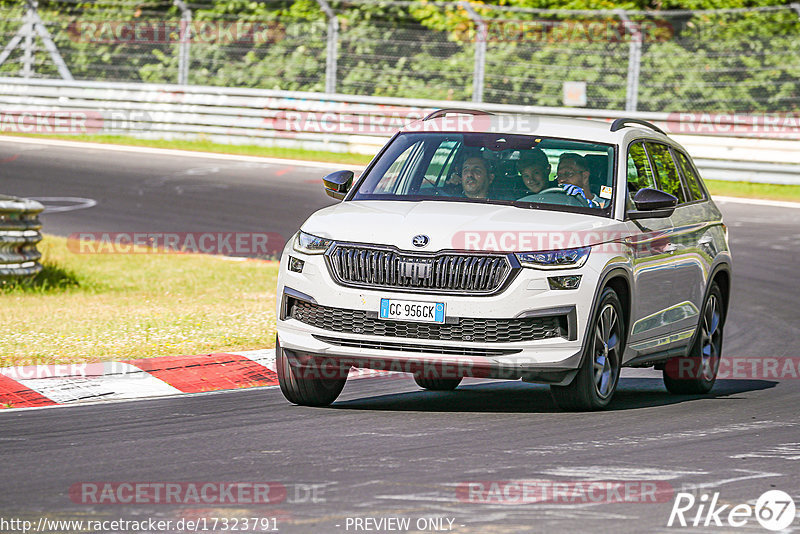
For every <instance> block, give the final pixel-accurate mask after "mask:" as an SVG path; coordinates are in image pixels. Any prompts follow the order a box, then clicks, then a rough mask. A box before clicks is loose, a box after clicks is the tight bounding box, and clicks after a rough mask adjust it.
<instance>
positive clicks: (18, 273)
mask: <svg viewBox="0 0 800 534" xmlns="http://www.w3.org/2000/svg"><path fill="white" fill-rule="evenodd" d="M42 210H44V206H42V205H41V204H40V203H38V202H36V201H34V200H27V199H24V198H16V197H9V196H4V195H0V286H1V285H3V284H4V283H6V282H8V281H9V280H11V279H19V278H26V277H33V276H35V275H36V274H37V273H39V272H40V271H41V270H42V265H41V264H40V263H39V259H40V258H41V257H42V254H41V252H39V251H38V250H37V249H36V245H37V244H38V243H39V242H40V241H41V240H42V234H41V232H40V231H39V230H40V229H41V228H42V223H41V222H39V214H40V213H41V212H42Z"/></svg>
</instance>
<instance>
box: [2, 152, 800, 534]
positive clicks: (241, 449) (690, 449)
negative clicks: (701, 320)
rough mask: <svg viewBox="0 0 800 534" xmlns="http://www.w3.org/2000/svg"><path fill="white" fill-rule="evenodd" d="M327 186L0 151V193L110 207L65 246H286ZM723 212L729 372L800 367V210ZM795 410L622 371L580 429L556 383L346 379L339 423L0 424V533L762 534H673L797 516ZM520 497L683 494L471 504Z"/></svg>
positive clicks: (165, 402)
mask: <svg viewBox="0 0 800 534" xmlns="http://www.w3.org/2000/svg"><path fill="white" fill-rule="evenodd" d="M337 168H339V166H336V165H333V166H332V167H331V170H336V169H337ZM325 173H326V171H325V170H324V169H320V168H306V167H300V166H288V165H279V164H264V163H251V162H248V163H239V162H235V161H227V160H226V161H223V160H218V159H210V158H209V159H204V158H196V157H192V158H188V157H182V156H164V155H150V154H138V153H129V152H117V151H107V150H86V149H75V148H63V147H53V146H46V145H37V144H21V143H17V142H14V143H9V142H2V141H0V184H2V185H0V192H2V193H5V194H11V195H18V196H27V197H45V196H46V197H79V198H86V199H92V200H94V201H96V202H97V205H96V206H94V207H91V208H86V209H75V210H72V211H61V212H53V213H47V214H45V215H44V216H43V221H44V229H45V231H46V232H50V233H54V234H60V235H68V234H70V233H73V232H79V231H212V230H213V231H217V230H219V231H271V232H278V233H280V234H281V235H283V236H284V237H286V238H288V237H289V236H290V235H291V234H292V233H293V232H294V230H295V229H296V228H297V227H298V226H299V224H300V223H301V222H302V221H303V220H304V219H305V217H306V216H307V215H308V214H310V213H311V212H312V211H313V210H315V209H317V208H319V207H322V206H324V205H327V204H329V203H331V200H330V199H328V198H327V197H326V196H325V195H324V193H323V191H322V188H321V186H320V184H319V179H320V178H321V177H322V175H324V174H325ZM721 206H722V209H723V211H724V213H725V216H726V221H727V223H728V224H729V227H730V235H731V240H732V248H733V252H734V269H735V281H734V300H733V304H732V308H731V310H730V315H729V317H728V322H727V326H726V331H725V350H724V353H725V355H726V357H729V358H730V357H752V358H762V357H775V356H778V357H797V356H798V354H796V351H795V346H796V343H797V341H798V339H800V320H798V317H799V316H800V314H798V306H800V283H798V282H800V274H798V269H797V264H796V257H797V256H796V251H797V250H798V249H800V210H797V209H789V208H779V207H766V206H751V205H745V204H740V203H724V204H721ZM795 363H796V361H795ZM798 406H800V379H798V378H797V377H796V378H794V379H792V378H791V377H787V378H785V379H780V380H775V379H767V378H758V377H756V378H752V379H725V380H719V381H718V382H717V385H716V386H715V388H714V390H713V391H712V394H711V395H709V396H705V397H696V396H673V395H669V394H668V393H667V392H666V390H665V389H664V387H663V384H662V381H661V378H660V373H656V372H654V371H650V370H627V371H626V372H625V373H623V378H622V379H621V380H620V385H619V389H618V392H617V395H616V397H615V401H614V403H613V405H612V409H610V410H608V411H605V412H601V413H588V414H586V413H563V412H559V411H558V410H557V409H556V408H555V406H554V404H553V402H552V400H551V398H550V395H549V392H548V390H547V388H546V387H543V386H536V385H529V384H523V383H519V382H486V381H483V382H481V381H467V382H465V385H463V386H462V387H460V388H459V390H457V391H456V392H452V393H433V392H424V391H421V390H419V389H418V388H417V387H416V385H415V384H414V383H413V381H411V380H410V379H395V378H381V379H363V380H358V381H351V382H349V383H348V385H347V386H346V387H345V390H344V393H343V395H342V396H341V397H340V399H339V401H338V402H336V403H335V404H334V405H333V406H331V407H329V408H304V407H297V406H293V405H291V404H289V403H288V402H286V401H285V400H284V399H283V397H282V395H281V393H280V391H279V390H278V389H250V390H240V391H230V392H224V393H215V394H201V395H194V396H184V397H179V398H163V399H157V400H146V401H136V402H125V403H109V404H95V405H85V406H75V407H66V408H55V409H41V410H20V411H4V412H3V413H0V479H1V480H2V481H3V491H0V512H1V513H0V515H2V516H4V517H27V518H32V519H33V520H36V518H38V517H40V516H42V515H48V516H49V517H51V518H61V519H87V518H108V519H114V518H119V517H122V518H139V519H141V518H163V519H176V518H182V517H183V518H198V517H212V516H213V517H229V518H232V517H244V516H250V517H253V516H258V517H274V518H276V521H277V526H278V528H279V529H280V531H281V532H322V533H327V532H334V533H335V532H355V531H359V530H357V529H356V523H355V522H354V521H353V518H356V517H358V518H367V517H371V518H376V519H379V518H391V517H409V518H411V519H412V521H411V525H412V526H413V525H414V524H415V522H416V521H417V519H419V518H449V519H452V520H453V523H452V527H451V528H452V530H450V531H452V532H459V533H473V532H474V533H478V532H480V533H503V532H565V531H573V532H578V531H588V532H595V531H599V532H645V531H648V532H675V531H691V532H730V531H732V530H737V531H747V532H767V531H766V530H764V529H763V528H761V526H760V525H759V524H758V523H757V522H756V521H755V519H751V520H750V521H749V522H748V523H747V526H746V527H744V528H742V529H732V528H731V527H718V526H713V523H712V524H711V526H707V527H705V526H702V522H701V526H700V527H697V528H691V529H689V528H679V527H676V526H674V527H672V528H668V527H667V521H668V519H669V516H670V511H671V510H672V505H673V501H674V494H673V492H679V491H682V490H684V491H690V492H694V494H695V495H697V496H698V499H700V496H702V495H704V494H705V495H709V500H710V496H711V495H713V494H714V493H716V492H719V497H718V500H719V503H720V504H729V505H736V504H739V503H748V502H749V503H754V502H755V500H756V499H757V498H758V497H759V496H760V495H761V494H762V493H763V492H765V491H767V490H771V489H779V490H783V491H785V492H787V493H789V494H790V495H791V496H792V497H794V499H795V500H796V501H797V502H798V504H799V505H800V501H798V498H800V468H798V460H800V419H798V415H797V414H798ZM509 480H538V481H542V480H547V481H562V482H563V481H572V482H576V481H632V482H637V481H638V482H642V481H647V482H653V483H658V484H660V486H659V487H661V488H663V487H666V488H668V489H670V488H671V490H670V491H668V493H667V494H666V496H664V495H662V494H659V496H660V498H659V499H657V500H659V501H661V502H657V503H652V502H647V503H637V502H632V503H631V502H628V503H609V502H603V499H601V500H600V502H589V501H587V500H586V499H582V500H580V501H579V502H572V503H565V502H563V501H561V502H540V503H536V502H528V503H522V504H519V503H517V504H515V503H513V502H511V503H506V504H496V503H488V504H487V503H484V502H469V498H468V497H465V495H464V493H462V492H460V490H459V488H463V487H464V483H467V482H470V481H483V483H484V484H486V487H489V486H490V484H489V481H509ZM85 481H109V482H124V481H128V482H135V481H151V482H152V481H249V482H267V481H272V482H278V483H281V484H283V485H284V486H285V487H286V488H287V497H286V499H285V500H283V502H279V503H276V504H273V505H259V506H246V505H239V506H235V507H225V508H213V507H203V506H198V505H186V506H182V507H172V506H168V505H152V504H148V505H133V504H131V505H84V504H76V503H74V502H72V501H71V500H70V498H69V497H68V490H69V488H70V486H71V485H73V484H75V483H78V482H85ZM501 483H502V482H501ZM312 488H313V489H312ZM696 512H697V507H695V508H693V509H692V511H691V513H688V512H687V516H686V517H687V519H688V520H692V519H693V517H694V515H695V513H696ZM725 514H727V511H726V512H725ZM348 518H350V519H348ZM703 519H705V517H704V518H703ZM361 525H362V527H363V526H366V524H365V523H361ZM372 525H374V524H372ZM447 525H448V522H447V521H444V526H445V527H447ZM794 525H795V526H794V527H793V529H794V530H795V531H796V530H798V528H797V525H798V522H797V521H796V522H795V524H794ZM0 530H2V529H0ZM360 531H361V532H365V531H367V530H366V529H365V528H362V529H361V530H360ZM369 531H371V532H388V531H389V530H369ZM412 531H413V529H412ZM428 531H433V530H430V529H429V530H428ZM790 531H792V527H790V528H789V529H788V530H785V532H790Z"/></svg>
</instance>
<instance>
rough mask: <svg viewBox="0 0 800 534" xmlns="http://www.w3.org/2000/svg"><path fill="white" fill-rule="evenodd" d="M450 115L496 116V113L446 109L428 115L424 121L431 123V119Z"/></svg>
mask: <svg viewBox="0 0 800 534" xmlns="http://www.w3.org/2000/svg"><path fill="white" fill-rule="evenodd" d="M450 113H460V114H461V115H494V113H489V112H488V111H480V110H477V109H461V108H444V109H437V110H436V111H434V112H432V113H430V114H428V115H427V116H426V117H425V118H424V119H422V120H424V121H429V120H431V119H438V118H439V117H444V116H445V115H448V114H450Z"/></svg>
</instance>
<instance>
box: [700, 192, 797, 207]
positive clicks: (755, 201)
mask: <svg viewBox="0 0 800 534" xmlns="http://www.w3.org/2000/svg"><path fill="white" fill-rule="evenodd" d="M711 198H713V199H714V202H723V203H724V202H730V203H732V204H750V205H754V206H772V207H774V208H794V209H800V202H786V201H783V200H767V199H764V198H742V197H715V196H713V195H712V197H711Z"/></svg>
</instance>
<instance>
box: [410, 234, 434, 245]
mask: <svg viewBox="0 0 800 534" xmlns="http://www.w3.org/2000/svg"><path fill="white" fill-rule="evenodd" d="M428 241H430V238H429V237H428V236H426V235H422V234H420V235H415V236H414V238H413V239H412V240H411V243H412V244H413V245H414V246H415V247H420V248H422V247H424V246H426V245H427V244H428Z"/></svg>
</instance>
